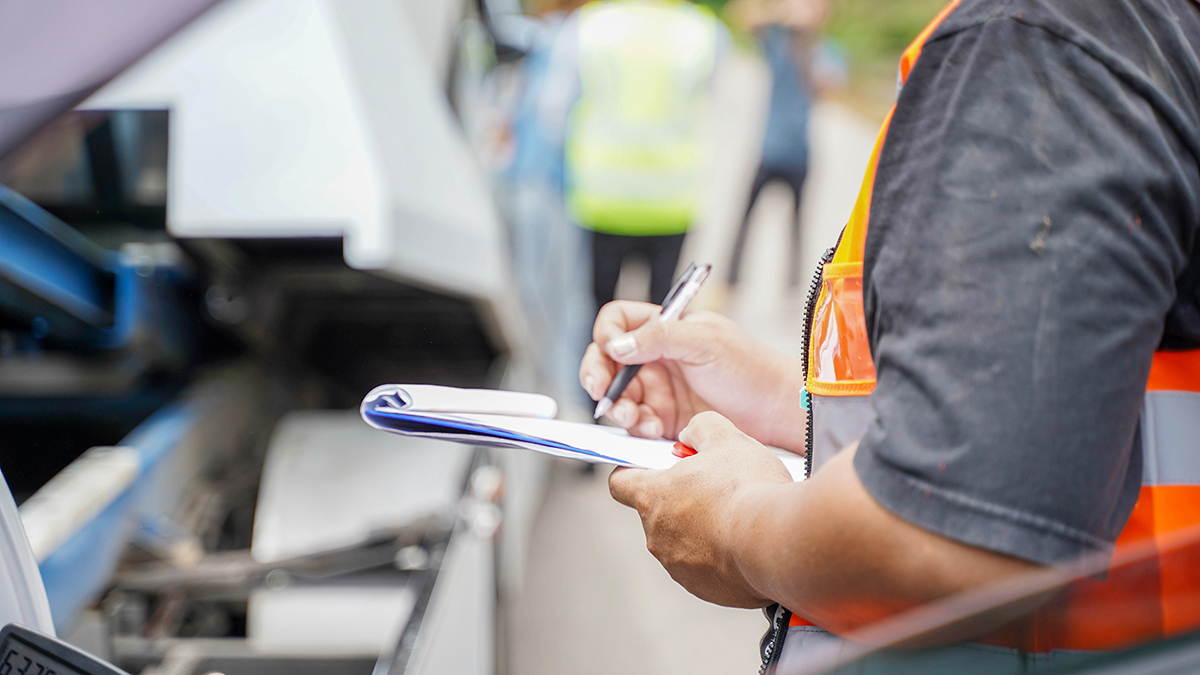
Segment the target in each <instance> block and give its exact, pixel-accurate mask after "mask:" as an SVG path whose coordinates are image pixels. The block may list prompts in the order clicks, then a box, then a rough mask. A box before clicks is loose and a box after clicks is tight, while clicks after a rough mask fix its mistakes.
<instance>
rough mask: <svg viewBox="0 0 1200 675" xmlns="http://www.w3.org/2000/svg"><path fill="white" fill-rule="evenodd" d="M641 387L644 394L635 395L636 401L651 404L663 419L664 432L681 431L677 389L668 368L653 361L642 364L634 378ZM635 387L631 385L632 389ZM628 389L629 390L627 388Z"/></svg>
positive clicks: (660, 418) (661, 419)
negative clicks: (676, 398)
mask: <svg viewBox="0 0 1200 675" xmlns="http://www.w3.org/2000/svg"><path fill="white" fill-rule="evenodd" d="M634 382H636V383H637V384H638V385H639V386H640V387H641V392H640V393H641V394H642V396H641V397H640V398H639V397H633V400H634V401H637V402H638V403H642V404H645V405H648V406H650V408H651V409H652V410H653V411H654V414H655V416H656V417H658V418H659V420H660V421H662V425H663V432H662V433H663V434H664V435H674V434H677V433H679V421H678V419H677V418H678V416H679V402H678V401H676V400H675V396H676V391H675V387H674V386H673V384H672V382H671V376H670V374H669V373H668V372H667V369H666V368H663V367H660V365H659V364H655V363H651V364H647V365H645V366H642V369H641V370H640V371H638V376H637V378H636V379H634ZM632 388H633V387H632V386H630V389H632ZM626 391H628V390H626Z"/></svg>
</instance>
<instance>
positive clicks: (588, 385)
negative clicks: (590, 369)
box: [583, 375, 596, 401]
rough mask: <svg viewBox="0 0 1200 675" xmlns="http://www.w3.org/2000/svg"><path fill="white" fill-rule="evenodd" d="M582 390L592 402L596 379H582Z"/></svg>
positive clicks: (589, 376) (594, 395)
mask: <svg viewBox="0 0 1200 675" xmlns="http://www.w3.org/2000/svg"><path fill="white" fill-rule="evenodd" d="M583 390H584V391H586V392H587V393H588V396H591V397H592V400H593V401H595V400H596V377H595V376H594V375H588V376H587V377H585V378H583Z"/></svg>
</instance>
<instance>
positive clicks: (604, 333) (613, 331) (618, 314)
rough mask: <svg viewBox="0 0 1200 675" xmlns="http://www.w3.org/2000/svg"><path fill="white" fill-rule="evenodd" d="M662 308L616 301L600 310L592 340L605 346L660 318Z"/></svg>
mask: <svg viewBox="0 0 1200 675" xmlns="http://www.w3.org/2000/svg"><path fill="white" fill-rule="evenodd" d="M661 310H662V308H661V307H659V306H658V305H655V304H651V303H649V302H633V301H630V300H616V301H614V302H610V303H608V304H606V305H604V306H603V307H601V308H600V311H599V313H597V314H596V322H595V323H594V324H592V340H593V341H594V342H595V343H596V344H601V345H602V344H605V343H606V342H608V341H609V340H611V339H613V338H614V337H616V336H618V335H622V334H624V333H628V332H629V331H631V330H634V329H636V328H638V327H639V326H641V325H642V324H644V323H646V322H647V321H649V320H650V319H652V318H654V317H656V316H658V314H659V312H660V311H661Z"/></svg>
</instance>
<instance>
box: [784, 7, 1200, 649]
mask: <svg viewBox="0 0 1200 675" xmlns="http://www.w3.org/2000/svg"><path fill="white" fill-rule="evenodd" d="M960 1H961V0H953V1H952V2H951V3H950V4H949V5H948V6H947V7H946V8H945V9H944V10H942V12H941V13H940V14H939V15H938V16H937V17H936V18H935V19H934V21H933V22H932V23H930V25H929V26H928V27H926V28H925V30H924V31H922V32H921V34H920V35H918V36H917V38H916V40H914V42H913V43H912V45H911V46H909V48H908V49H907V50H906V51H905V52H904V55H903V57H902V59H901V62H900V80H901V83H902V84H903V82H905V81H906V80H907V79H908V75H909V72H910V71H911V70H912V68H913V66H914V64H915V63H916V61H917V59H918V58H919V57H920V55H921V49H922V47H923V46H924V44H925V42H926V40H928V39H929V36H930V35H932V33H933V32H934V30H936V29H937V27H938V26H939V25H940V24H941V23H942V21H944V20H945V19H946V17H948V16H949V15H950V14H951V13H952V12H953V11H954V9H955V8H957V6H958V5H959V3H960ZM894 112H895V106H893V108H892V111H891V112H889V113H888V115H887V118H886V119H885V120H884V123H883V128H882V129H881V130H880V132H879V137H878V139H877V141H876V144H875V149H874V152H873V153H872V155H871V159H870V163H869V165H868V168H867V173H866V177H865V179H864V181H863V185H862V189H861V191H860V192H859V195H858V201H857V203H856V204H855V206H854V210H853V211H852V212H851V216H850V220H849V222H848V223H847V225H846V228H845V230H844V231H843V233H842V236H841V239H840V240H839V241H838V244H837V246H836V247H835V248H833V249H830V250H829V251H827V252H826V254H825V256H824V257H823V258H822V265H821V270H820V274H819V275H818V276H817V279H816V280H814V285H813V288H812V289H811V293H810V298H809V306H808V309H807V316H806V321H807V325H808V328H809V333H808V340H807V342H806V344H805V345H804V353H803V358H804V363H805V374H806V380H805V391H806V393H804V394H802V397H803V399H802V402H803V403H805V404H806V406H807V407H808V409H809V425H808V435H809V437H808V447H809V455H808V460H809V469H810V472H811V470H812V469H814V468H816V467H819V466H820V465H821V464H823V463H824V462H825V461H827V460H828V459H829V458H830V457H832V456H833V454H834V453H836V452H838V451H840V450H842V449H843V448H845V447H846V446H848V445H850V444H851V443H853V442H855V441H857V440H858V439H859V438H861V437H862V435H863V434H864V433H865V431H866V428H867V425H868V424H869V423H870V421H871V419H872V411H871V408H870V405H869V403H868V396H869V395H870V394H871V392H872V391H873V390H874V388H875V364H874V361H873V359H872V357H871V351H870V345H869V343H868V339H867V327H866V317H865V314H864V312H863V251H864V248H865V244H866V238H867V226H868V223H869V220H870V210H871V192H872V190H873V188H874V184H875V171H876V166H877V164H878V161H879V155H880V152H881V150H882V148H883V144H884V141H885V139H886V136H887V131H888V127H889V125H890V123H891V119H892V114H893V113H894ZM1141 433H1142V452H1143V465H1144V471H1143V482H1142V488H1141V492H1140V494H1139V497H1138V501H1137V504H1136V506H1135V507H1134V510H1133V512H1132V514H1131V515H1130V517H1129V520H1128V522H1127V523H1126V525H1125V528H1124V529H1123V530H1122V532H1121V535H1120V537H1119V538H1118V539H1117V542H1116V553H1115V557H1120V556H1121V555H1122V552H1123V551H1124V552H1129V551H1131V550H1133V549H1134V548H1135V547H1139V549H1140V548H1141V547H1145V545H1146V542H1149V541H1154V542H1156V543H1162V542H1168V541H1170V539H1171V536H1170V535H1171V534H1172V533H1176V532H1180V531H1182V530H1184V529H1186V528H1189V527H1191V526H1197V525H1200V452H1198V450H1200V350H1192V351H1174V352H1171V351H1158V352H1156V353H1155V354H1154V359H1153V363H1152V365H1151V369H1150V377H1149V381H1148V383H1147V386H1146V396H1145V402H1144V406H1143V409H1142V418H1141ZM1167 548H1168V546H1167V544H1166V543H1163V549H1161V550H1166V549H1167ZM1175 549H1178V546H1176V547H1175ZM788 625H789V626H791V627H793V628H796V627H811V626H813V625H814V624H812V623H810V622H808V621H806V620H804V619H803V618H801V617H799V616H796V615H795V614H792V615H791V617H790V620H789V624H788ZM1196 629H1200V546H1191V547H1188V548H1187V549H1185V550H1171V552H1170V555H1161V556H1159V558H1158V559H1157V560H1152V561H1151V564H1139V565H1131V566H1128V567H1126V568H1117V569H1114V570H1112V571H1111V572H1110V573H1109V574H1108V575H1107V576H1106V578H1105V579H1104V580H1103V581H1100V580H1080V581H1078V582H1076V583H1073V584H1071V586H1070V587H1069V588H1068V589H1066V591H1065V592H1064V593H1062V594H1061V595H1060V596H1059V597H1057V598H1056V599H1055V600H1053V601H1051V602H1050V603H1049V604H1047V605H1045V606H1043V607H1042V608H1041V609H1039V610H1038V611H1037V612H1036V614H1035V616H1034V617H1033V620H1032V622H1031V623H1025V624H1022V625H1021V626H1019V627H1015V626H1010V627H1008V628H1007V629H1004V630H1001V631H997V632H996V633H994V634H992V635H989V636H986V637H985V638H983V639H981V640H979V642H982V643H984V644H988V645H995V646H1002V647H1009V648H1012V649H1015V650H1020V651H1023V652H1033V653H1047V652H1051V651H1056V650H1102V649H1114V648H1118V647H1123V646H1127V645H1132V644H1137V643H1142V642H1147V641H1150V640H1154V639H1161V638H1164V637H1169V636H1172V635H1177V634H1180V633H1183V632H1187V631H1191V630H1196ZM790 640H791V638H788V639H785V640H784V641H783V644H782V649H781V648H780V645H778V644H774V645H771V647H770V648H769V649H768V648H766V647H764V658H766V659H768V660H773V659H771V658H770V657H772V656H773V657H774V658H775V659H777V658H779V653H780V652H782V653H783V654H784V657H785V660H786V657H787V652H788V651H789V641H790ZM798 641H799V640H797V642H798ZM765 666H766V664H764V669H765Z"/></svg>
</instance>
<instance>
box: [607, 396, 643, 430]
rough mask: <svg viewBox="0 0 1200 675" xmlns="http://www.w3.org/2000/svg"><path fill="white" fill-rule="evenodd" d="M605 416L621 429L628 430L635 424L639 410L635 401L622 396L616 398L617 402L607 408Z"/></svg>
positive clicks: (639, 414) (639, 413)
mask: <svg viewBox="0 0 1200 675" xmlns="http://www.w3.org/2000/svg"><path fill="white" fill-rule="evenodd" d="M606 416H607V417H608V418H609V419H610V420H612V421H613V424H616V425H617V426H619V427H621V428H622V429H625V430H629V429H632V428H633V427H634V426H636V425H637V423H638V418H639V417H640V416H641V411H640V410H639V409H638V404H637V403H634V402H633V401H631V400H629V399H627V398H625V397H624V396H622V397H621V398H619V399H617V402H616V403H614V404H613V407H612V408H611V409H609V411H608V414H607V415H606Z"/></svg>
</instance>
